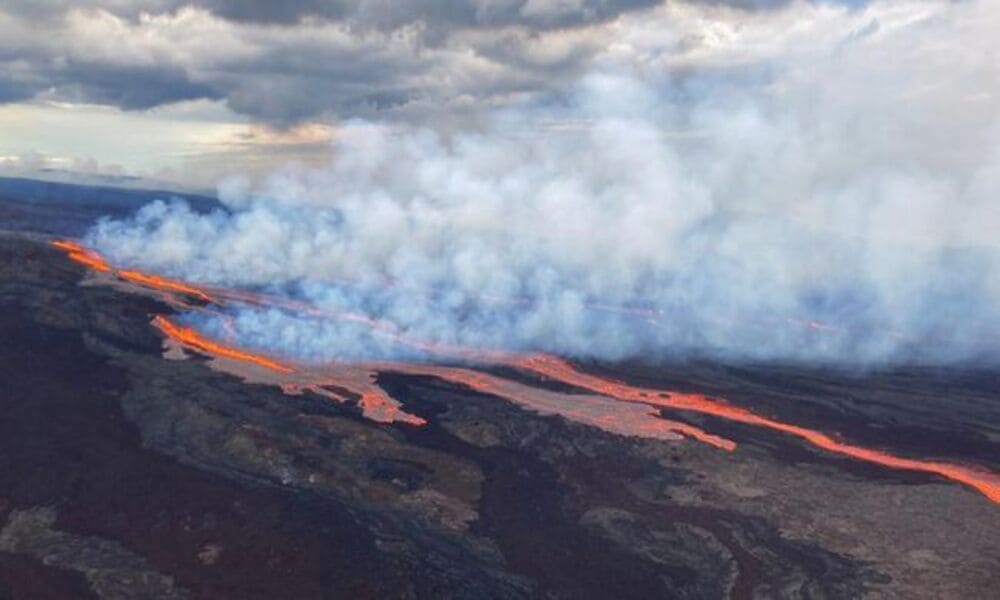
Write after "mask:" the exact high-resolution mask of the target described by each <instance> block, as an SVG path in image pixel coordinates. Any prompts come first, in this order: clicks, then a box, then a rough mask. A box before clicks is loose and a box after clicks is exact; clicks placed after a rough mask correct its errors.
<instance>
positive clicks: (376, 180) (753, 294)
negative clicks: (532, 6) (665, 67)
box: [88, 2, 1000, 365]
mask: <svg viewBox="0 0 1000 600" xmlns="http://www.w3.org/2000/svg"><path fill="white" fill-rule="evenodd" d="M899 6H901V5H896V6H895V7H887V8H886V9H885V10H884V11H883V12H881V13H876V14H877V15H878V17H879V19H878V20H877V21H870V22H868V21H860V22H859V21H858V20H857V18H856V17H857V16H856V15H855V16H850V15H848V16H843V15H841V16H840V17H837V18H836V19H834V20H832V21H830V22H829V23H828V24H829V25H830V26H831V27H835V29H834V30H833V31H825V32H824V36H825V37H824V38H823V39H822V40H819V42H820V43H814V44H810V45H809V46H808V49H806V50H802V49H798V50H796V49H795V47H793V46H787V47H785V49H784V50H785V51H784V52H783V53H782V54H780V55H777V56H772V57H771V58H769V59H768V60H767V61H766V62H762V63H760V64H757V65H754V66H753V68H744V69H743V70H742V71H741V72H742V73H743V76H741V77H730V76H720V74H719V73H720V72H719V71H710V70H709V71H704V72H701V73H688V74H686V75H684V76H683V77H677V76H670V75H667V74H664V73H663V72H662V71H650V70H648V69H645V68H641V67H640V68H626V67H623V66H622V64H621V63H615V62H614V61H610V60H609V61H608V62H607V63H606V64H605V65H603V67H604V68H601V69H597V70H595V71H594V72H592V73H591V74H590V75H588V76H587V77H585V78H583V79H582V80H581V81H580V82H579V83H578V84H577V85H576V87H575V91H574V93H573V94H571V95H569V96H567V97H566V99H564V100H563V101H562V102H560V103H545V104H538V103H530V104H526V105H522V106H515V107H513V108H510V109H507V110H502V111H497V112H495V113H494V114H492V115H491V116H490V117H489V118H488V119H486V120H485V121H484V123H485V124H484V125H482V126H481V127H479V128H478V129H475V130H466V131H460V132H454V131H452V132H449V133H442V132H441V131H438V130H435V129H433V128H430V127H420V126H416V125H407V124H400V123H378V122H370V121H352V122H348V123H345V124H343V125H342V126H341V127H340V128H339V132H338V134H337V136H336V143H335V147H334V148H333V158H332V160H331V163H330V165H329V166H328V167H327V168H325V169H314V170H287V171H284V172H280V173H276V174H274V175H273V176H272V177H270V178H268V179H267V180H266V181H263V182H256V183H253V182H250V181H248V180H233V181H229V182H227V183H226V184H225V185H223V187H222V189H221V196H222V199H223V201H224V202H225V203H226V204H227V207H228V210H227V211H225V212H223V211H219V212H216V213H213V214H210V215H199V214H195V213H194V212H193V211H191V210H190V209H188V208H187V207H186V206H184V205H183V204H176V203H164V202H159V203H155V204H153V205H150V206H147V207H146V208H144V209H143V210H142V211H140V213H139V214H138V215H137V216H136V217H135V218H133V219H130V220H125V221H105V222H103V223H101V224H99V225H98V226H97V227H96V228H95V229H94V230H93V231H92V232H91V233H90V235H89V239H88V241H89V243H91V244H93V245H94V246H96V248H97V249H98V250H100V251H101V252H103V253H105V254H107V255H108V256H109V257H110V258H111V259H112V260H113V261H115V262H117V263H120V264H125V265H137V266H141V267H143V268H146V269H150V270H153V271H157V272H162V273H165V274H169V275H172V276H177V277H183V278H186V279H191V280H195V281H202V282H211V283H216V284H224V285H232V286H248V287H263V288H269V289H276V290H281V291H282V292H283V293H287V294H291V295H294V296H296V297H299V298H303V299H306V300H308V301H310V302H312V303H315V304H317V305H319V306H322V307H324V308H327V309H330V310H340V311H352V312H362V313H365V314H368V315H371V316H372V317H375V318H377V319H382V320H384V322H389V323H392V324H393V326H394V327H397V328H398V329H399V331H401V332H403V333H405V334H406V335H408V336H412V337H414V338H418V339H421V340H427V341H437V342H446V343H460V344H468V345H473V346H485V347H498V348H507V349H519V350H549V351H556V352H560V353H563V354H568V355H572V356H577V357H594V358H602V359H618V358H624V357H650V356H657V357H659V356H678V355H681V356H692V355H695V356H705V355H708V356H721V357H724V358H726V359H734V360H784V361H823V362H829V363H837V364H854V365H857V364H884V363H891V362H909V361H919V362H935V363H939V362H952V361H971V360H995V359H996V358H997V357H998V349H1000V341H998V339H997V337H996V335H995V332H997V331H1000V240H998V239H997V236H996V231H1000V208H998V201H997V198H998V195H997V192H998V191H1000V113H998V111H997V110H996V106H997V104H996V98H997V95H996V94H997V93H998V91H1000V85H998V82H1000V77H998V75H1000V73H998V65H1000V61H998V60H997V50H996V49H995V48H994V47H993V46H994V44H993V43H992V42H991V40H992V35H993V33H992V27H991V23H995V22H996V16H997V10H996V9H995V8H993V7H991V6H990V5H989V3H986V2H978V3H977V2H970V3H962V4H934V3H913V4H910V5H907V6H908V8H907V9H906V10H903V9H900V8H898V7H899ZM927 7H931V8H933V9H934V10H933V11H929V12H928V10H927ZM831 14H832V13H831ZM837 14H841V13H837ZM867 16H869V17H870V15H867ZM866 18H867V17H866ZM838 19H839V20H838ZM768 26H770V25H768ZM776 27H781V24H778V25H776ZM766 32H767V30H766V28H765V29H763V30H762V31H761V32H758V33H762V34H763V33H766ZM751 34H753V32H751ZM942 40H944V42H942ZM814 41H815V40H814ZM201 325H202V326H204V327H207V328H208V329H209V330H211V331H217V332H219V333H220V334H221V333H222V324H221V323H218V322H207V323H201ZM233 325H234V326H235V330H236V331H237V333H238V335H239V337H240V339H241V341H242V342H244V343H246V344H248V345H250V346H253V347H257V348H264V349H268V350H271V351H274V352H278V353H283V354H288V355H295V356H301V357H308V358H324V359H329V358H351V359H358V358H369V359H370V358H385V357H392V356H398V354H399V353H407V352H410V351H408V350H405V349H400V348H399V347H398V346H396V345H394V344H390V343H386V342H385V340H384V339H380V338H378V337H377V336H372V335H370V333H368V330H367V329H366V328H364V327H359V326H355V325H350V324H340V323H338V322H336V321H334V322H327V323H317V322H316V321H315V320H313V319H309V318H305V317H302V316H301V315H295V314H292V313H288V312H283V311H280V310H250V309H247V310H244V311H241V312H240V313H239V314H237V315H236V318H235V323H234V324H233Z"/></svg>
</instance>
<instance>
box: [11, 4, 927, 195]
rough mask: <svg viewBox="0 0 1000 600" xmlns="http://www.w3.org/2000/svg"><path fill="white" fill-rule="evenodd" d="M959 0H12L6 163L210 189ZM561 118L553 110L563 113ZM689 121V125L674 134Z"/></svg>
mask: <svg viewBox="0 0 1000 600" xmlns="http://www.w3.org/2000/svg"><path fill="white" fill-rule="evenodd" d="M946 4H947V3H940V2H913V1H911V0H902V1H896V0H894V1H892V2H876V3H868V2H864V1H862V0H854V1H840V2H838V1H835V0H827V1H817V2H807V1H804V0H701V1H699V0H695V1H690V2H657V1H656V0H414V1H410V2H394V1H389V0H329V1H324V0H294V1H289V2H270V1H263V0H251V1H230V0H197V1H194V2H185V1H180V0H135V1H122V0H83V1H72V2H71V1H68V0H23V1H22V0H0V172H8V173H16V172H31V171H37V170H38V169H40V168H45V167H49V168H56V169H68V170H72V171H82V172H96V173H108V174H117V173H128V174H132V175H139V176H144V177H148V178H153V179H160V180H164V181H172V182H177V183H179V184H183V185H189V186H198V187H202V188H208V189H211V188H214V187H215V186H216V185H218V184H219V183H220V182H221V181H223V180H225V179H226V178H227V177H229V176H231V175H234V174H243V175H247V174H251V175H252V174H263V173H268V172H271V171H273V170H275V169H278V168H281V167H282V166H284V165H288V164H298V165H318V164H323V163H324V162H327V161H329V160H330V155H331V142H332V140H333V137H334V136H335V135H336V131H337V129H338V127H339V126H340V125H341V124H343V123H344V122H346V121H350V120H351V119H367V120H378V121H385V122H400V123H411V124H412V123H417V124H421V125H423V126H429V127H433V128H435V129H437V130H441V131H456V130H467V129H470V128H475V127H476V126H477V125H479V124H480V123H481V120H482V118H483V115H484V114H492V113H495V112H496V111H498V110H502V109H504V108H506V107H511V106H525V105H536V106H537V105H550V106H558V104H559V103H560V102H561V101H565V99H566V97H567V95H571V94H573V93H574V90H575V89H576V88H577V87H578V85H579V82H580V81H581V79H583V78H585V77H586V76H587V75H588V74H591V73H593V72H595V71H599V70H603V71H609V70H610V71H616V72H628V73H632V74H633V75H635V76H636V77H639V78H655V79H663V78H665V77H669V78H672V80H673V82H674V86H675V87H676V89H677V90H678V93H687V94H696V93H698V92H697V90H696V89H695V87H696V86H695V85H692V86H689V87H688V88H686V89H682V88H683V84H684V83H685V82H687V83H690V82H695V81H697V80H699V79H701V80H705V81H708V80H711V79H712V78H742V79H744V80H751V79H755V80H757V81H758V82H759V84H760V85H767V84H768V82H767V78H768V76H767V72H768V70H770V69H773V68H775V65H776V64H780V63H781V62H782V61H786V60H788V58H789V57H793V56H798V55H802V54H808V53H815V52H829V51H831V49H832V48H835V47H836V45H837V44H839V43H843V40H846V39H849V38H850V36H852V35H863V34H865V32H868V33H871V31H872V30H874V29H877V28H878V27H880V26H885V25H886V24H888V25H889V26H897V25H898V24H899V23H901V22H905V21H907V20H920V19H929V18H934V15H935V14H936V13H938V12H940V11H943V10H947V7H946ZM556 118H558V117H556ZM678 133H679V134H684V132H678Z"/></svg>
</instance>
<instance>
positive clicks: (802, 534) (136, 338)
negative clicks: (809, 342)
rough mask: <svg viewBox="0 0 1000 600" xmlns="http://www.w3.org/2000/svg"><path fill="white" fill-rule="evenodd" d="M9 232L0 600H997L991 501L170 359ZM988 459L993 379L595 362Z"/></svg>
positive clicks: (948, 489) (508, 409)
mask: <svg viewBox="0 0 1000 600" xmlns="http://www.w3.org/2000/svg"><path fill="white" fill-rule="evenodd" d="M83 275H84V273H83V269H82V268H81V267H80V266H78V265H76V264H74V263H71V262H69V261H67V260H65V257H64V256H63V255H62V254H61V253H59V252H57V251H55V250H53V249H51V248H49V247H48V246H47V244H45V243H44V240H43V239H41V238H36V237H32V236H31V235H27V234H6V235H3V236H0V457H2V461H0V598H161V597H162V598H212V599H219V598H240V599H251V598H339V597H345V598H366V597H372V598H376V597H377V598H418V597H419V598H523V597H540V598H602V599H603V598H632V597H639V598H646V597H666V598H858V597H870V598H989V597H993V596H995V594H996V592H997V590H998V589H1000V506H998V505H996V504H993V503H992V502H990V501H989V500H988V499H986V498H985V497H983V496H982V495H980V494H978V493H976V492H975V491H973V490H971V489H969V488H966V487H963V486H961V485H958V484H955V483H952V482H948V481H946V480H943V479H939V478H937V477H934V476H930V475H923V474H914V473H908V472H902V471H893V470H889V469H885V468H881V467H875V466H871V465H867V464H864V463H859V462H857V461H853V460H851V459H847V458H843V457H837V456H834V455H829V454H827V453H824V452H822V451H819V450H816V449H813V448H810V447H807V446H805V445H803V444H802V443H800V442H799V441H798V440H797V439H795V438H791V437H788V436H785V435H782V434H778V433H774V432H769V431H766V430H761V429H757V428H751V427H748V426H739V425H733V424H729V423H725V422H723V421H720V420H718V419H712V418H709V417H694V416H691V415H683V414H671V415H669V416H670V418H674V419H687V420H689V421H690V422H692V423H695V424H697V425H700V426H702V427H704V428H705V429H707V430H709V431H712V432H715V433H718V434H723V435H726V436H727V437H729V438H731V439H733V440H735V441H737V442H738V447H737V449H736V451H735V452H732V453H728V452H723V451H720V450H718V449H716V448H713V447H710V446H706V445H703V444H698V443H695V442H691V441H686V440H684V441H676V442H669V441H654V440H641V439H635V438H628V437H621V436H617V435H613V434H609V433H606V432H602V431H600V430H597V429H594V428H592V427H588V426H584V425H580V424H575V423H572V422H568V421H565V420H563V419H562V418H560V417H552V416H549V417H545V416H539V415H537V414H534V413H532V412H529V411H526V410H523V409H521V408H518V407H517V406H514V405H512V404H510V403H508V402H505V401H503V400H501V399H498V398H495V397H491V396H488V395H483V394H479V393H475V392H472V391H469V390H468V389H465V388H462V387H458V386H455V385H453V384H447V383H444V382H442V381H441V380H438V379H435V378H432V377H425V376H413V375H406V374H401V373H392V372H386V373H382V374H380V376H379V383H380V385H381V386H382V387H383V388H384V389H386V390H387V391H389V392H390V393H391V394H392V396H393V397H395V398H397V399H398V400H400V401H401V402H403V404H404V406H405V409H406V410H407V411H408V412H411V413H413V414H416V415H419V416H420V417H423V418H425V419H427V421H428V424H427V425H426V426H423V427H414V426H410V425H391V426H390V425H380V424H377V423H373V422H371V421H368V420H366V419H364V418H362V417H361V415H360V414H359V413H358V411H357V409H356V407H353V406H350V405H338V404H334V403H331V402H330V401H329V400H327V399H324V398H321V397H318V396H314V395H311V394H304V395H301V396H289V395H286V394H283V393H282V392H281V391H280V390H279V389H277V388H274V387H270V386H257V385H249V384H246V383H244V382H242V381H240V380H239V379H237V378H234V377H231V376H228V375H225V374H223V373H219V372H217V371H214V370H212V369H210V368H209V367H208V366H207V365H206V364H205V362H204V361H199V360H182V361H176V360H164V358H163V356H162V340H161V337H160V335H159V333H158V332H157V331H156V330H155V329H154V328H153V327H150V325H149V321H150V317H151V315H153V314H155V313H169V312H170V308H169V307H167V306H166V305H163V304H162V303H159V302H157V301H156V300H153V299H149V298H145V297H142V296H137V295H134V294H127V293H122V292H121V291H118V290H115V289H113V288H110V287H106V286H88V285H80V281H81V279H82V277H83ZM587 368H588V369H593V370H595V371H612V372H614V374H615V375H616V376H617V377H622V378H626V379H628V380H630V381H635V382H638V383H645V384H656V385H661V386H666V387H671V388H675V389H681V390H689V391H700V392H704V393H709V394H719V395H724V396H726V397H727V398H729V399H730V400H732V401H734V402H737V403H740V404H745V405H746V406H751V407H753V408H755V409H757V410H760V411H763V412H766V413H768V414H774V415H776V416H780V417H781V418H783V419H784V420H787V421H791V422H795V423H800V424H803V425H808V426H810V427H816V428H818V429H822V430H826V431H836V432H839V433H841V434H843V435H844V436H845V437H849V438H850V439H851V440H852V441H855V442H858V443H865V444H868V445H872V446H876V447H883V448H888V449H892V450H894V451H896V452H898V453H902V454H906V455H911V456H915V457H919V458H928V457H932V458H945V459H948V460H952V461H968V462H971V463H974V464H980V465H983V466H986V467H990V468H992V469H994V470H997V469H998V468H1000V398H998V396H997V390H998V389H1000V371H997V370H990V369H940V368H937V369H930V368H927V369H921V368H910V369H905V370H896V371H892V372H881V373H869V374H865V375H858V374H847V373H830V372H825V371H824V372H820V371H810V370H805V369H801V368H790V367H778V366H768V367H764V366H758V367H736V366H727V365H718V364H709V363H688V364H673V365H662V364H661V365H640V364H627V365H587Z"/></svg>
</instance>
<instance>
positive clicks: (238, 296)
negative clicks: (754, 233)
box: [52, 240, 1000, 503]
mask: <svg viewBox="0 0 1000 600" xmlns="http://www.w3.org/2000/svg"><path fill="white" fill-rule="evenodd" d="M52 245H53V246H54V247H56V248H60V249H62V250H65V251H66V252H67V256H68V257H69V258H70V259H71V260H73V261H75V262H78V263H80V264H83V265H85V266H87V267H89V268H91V269H94V270H96V271H101V272H110V273H114V274H116V275H118V276H119V277H121V279H123V280H125V281H127V282H130V283H134V284H137V285H141V286H144V287H148V288H153V289H157V290H160V291H163V292H167V293H176V294H185V295H189V296H194V297H197V298H200V299H202V300H204V301H205V302H208V303H215V304H219V303H221V302H223V301H236V302H244V303H249V304H255V305H261V306H277V307H280V308H284V309H287V310H293V311H297V312H302V313H304V314H309V315H310V316H315V317H320V318H337V319H343V320H347V321H352V322H356V323H361V324H364V325H366V326H368V327H370V328H371V329H372V330H373V331H374V332H375V333H376V334H379V335H384V336H388V337H390V338H392V339H394V340H396V341H398V342H400V343H402V344H405V345H409V346H411V347H414V348H418V349H420V350H423V351H426V352H428V353H431V354H434V355H444V356H450V357H453V358H460V359H463V360H469V361H473V362H480V363H494V364H504V365H508V366H512V367H515V368H518V369H521V370H524V371H529V372H532V373H535V374H537V375H540V376H542V377H545V378H548V379H552V380H555V381H560V382H562V383H565V384H568V385H571V386H573V387H577V388H580V389H582V390H586V391H589V392H592V393H594V394H597V395H598V396H601V397H604V398H611V399H617V400H619V401H622V402H625V403H628V404H630V405H644V406H645V407H647V408H648V407H656V408H657V409H659V408H668V409H674V410H686V411H691V412H697V413H701V414H706V415H711V416H714V417H719V418H722V419H726V420H729V421H733V422H737V423H744V424H747V425H753V426H757V427H763V428H765V429H770V430H773V431H778V432H781V433H785V434H789V435H793V436H796V437H798V438H800V439H802V440H804V441H805V442H807V443H809V444H811V445H813V446H815V447H817V448H820V449H822V450H825V451H827V452H832V453H835V454H840V455H843V456H847V457H850V458H854V459H856V460H861V461H865V462H869V463H873V464H877V465H881V466H884V467H888V468H892V469H901V470H909V471H920V472H925V473H931V474H935V475H939V476H941V477H945V478H947V479H950V480H952V481H956V482H959V483H962V484H964V485H967V486H969V487H972V488H974V489H976V490H977V491H979V492H980V493H982V494H983V495H984V496H986V497H987V498H989V499H990V500H991V501H993V502H995V503H1000V475H997V474H996V473H993V472H991V471H988V470H986V469H982V468H977V467H972V466H965V465H958V464H953V463H947V462H941V461H928V460H918V459H914V458H906V457H900V456H895V455H893V454H889V453H887V452H883V451H881V450H874V449H870V448H864V447H861V446H856V445H853V444H849V443H846V442H841V441H838V440H837V439H835V438H834V437H832V436H831V435H829V434H826V433H822V432H820V431H816V430H813V429H809V428H806V427H801V426H799V425H793V424H790V423H785V422H782V421H778V420H775V419H772V418H770V417H766V416H763V415H759V414H757V413H755V412H753V411H751V410H749V409H746V408H742V407H739V406H734V405H732V404H729V403H727V402H724V401H722V400H717V399H713V398H709V397H707V396H703V395H700V394H684V393H678V392H671V391H666V390H656V389H647V388H641V387H635V386H631V385H628V384H626V383H623V382H620V381H616V380H613V379H608V378H604V377H599V376H597V375H593V374H590V373H585V372H582V371H580V370H578V369H576V368H575V367H573V366H572V365H571V364H570V363H569V362H567V361H565V360H562V359H560V358H558V357H555V356H552V355H547V354H532V355H513V354H509V353H506V352H502V351H493V350H482V349H477V348H468V347H462V346H454V345H449V344H441V343H435V342H424V341H421V340H414V339H412V338H409V337H408V336H406V335H404V334H403V333H401V332H400V331H399V330H398V329H397V328H396V327H395V326H394V325H393V324H392V323H390V322H386V321H381V320H378V319H373V318H371V317H369V316H368V315H364V314H358V313H349V312H333V311H326V310H324V309H321V308H318V307H315V306H312V305H308V304H305V303H302V302H298V301H295V300H290V299H285V298H280V297H275V296H267V295H262V294H256V293H253V292H248V291H241V290H225V289H221V288H219V289H215V288H213V289H212V293H209V292H207V291H205V290H203V289H202V288H198V287H195V286H192V285H190V284H187V283H183V282H180V281H175V280H171V279H166V278H162V277H159V276H156V275H149V274H145V273H142V272H139V271H134V270H121V271H116V270H115V269H113V268H112V267H111V266H109V265H108V264H107V262H105V261H104V259H103V258H102V257H101V256H100V255H99V254H97V253H96V252H93V251H91V250H89V249H87V248H85V247H83V246H81V245H80V244H77V243H76V242H72V241H68V240H56V241H53V242H52ZM595 308H597V309H601V310H609V309H614V307H606V306H595ZM615 310H618V309H615ZM636 312H637V313H641V314H638V316H642V317H644V318H654V317H655V313H654V312H653V311H648V312H644V311H642V310H641V309H640V310H637V311H636ZM791 322H793V323H795V324H797V325H802V326H805V327H809V328H811V329H815V330H820V331H832V330H836V328H835V327H833V326H831V325H828V324H826V323H822V322H819V321H809V322H799V321H791ZM153 324H154V325H155V326H156V327H157V328H159V329H160V330H161V331H162V332H163V333H164V335H166V336H167V337H169V338H171V339H173V340H175V341H177V342H178V343H181V344H183V345H185V346H188V347H191V348H194V349H196V350H199V351H202V352H205V353H207V354H210V355H213V356H220V357H225V358H229V359H233V360H236V361H239V362H242V363H247V364H253V365H257V366H259V367H262V368H264V369H266V370H268V371H270V372H273V373H277V374H280V375H291V374H295V375H296V377H297V378H298V379H297V380H296V381H283V380H282V381H278V382H277V383H278V385H281V386H282V388H283V389H285V390H286V391H287V392H289V393H299V392H301V391H302V390H309V391H313V392H315V393H319V394H321V395H324V396H326V397H328V398H331V399H334V400H337V401H339V402H343V401H345V400H346V398H345V397H344V396H343V395H342V394H339V393H336V392H332V391H330V388H341V389H344V390H347V391H348V392H349V393H350V394H354V395H356V396H358V397H359V398H360V399H359V400H358V405H359V407H361V409H362V411H363V412H364V414H365V416H366V417H368V418H370V419H372V420H375V421H378V422H383V423H388V422H395V421H399V422H406V423H410V424H413V425H423V424H424V423H425V421H424V419H422V418H420V417H417V416H415V415H411V414H408V413H406V412H404V411H403V410H402V408H401V407H400V404H399V402H397V401H396V400H394V399H392V398H391V397H389V396H388V394H386V393H385V392H383V391H382V390H381V389H380V388H379V387H378V386H377V385H376V384H375V382H374V376H375V374H376V373H377V372H378V371H379V370H384V371H389V370H391V371H398V372H403V373H411V374H418V375H430V376H433V377H438V378H440V379H443V380H445V381H449V382H451V383H454V384H457V385H462V386H465V387H468V388H470V389H474V390H477V391H479V392H483V393H486V394H490V395H494V396H498V397H501V398H505V399H507V400H509V401H511V402H514V403H515V404H518V405H521V406H525V407H528V408H531V409H533V410H535V411H537V412H539V413H542V414H558V415H562V416H564V417H566V418H568V419H571V420H574V421H578V422H582V423H586V424H590V425H593V426H596V427H599V428H601V429H604V430H606V431H610V432H613V433H618V434H622V435H635V436H640V437H652V438H658V439H674V437H675V436H676V435H677V434H680V435H683V436H687V437H689V438H692V439H695V440H698V441H700V442H704V443H706V444H710V445H712V446H714V447H717V448H721V449H723V450H727V451H731V450H733V449H735V447H736V444H735V443H734V442H732V441H731V440H728V439H725V438H722V437H719V436H716V435H713V434H710V433H708V432H705V431H703V430H702V429H699V428H698V427H695V426H693V425H689V424H687V423H681V422H678V421H672V420H668V419H664V418H662V417H661V416H660V415H659V413H658V411H652V412H651V411H650V410H643V409H641V408H640V409H638V410H636V409H629V408H623V407H617V408H615V407H614V405H613V404H609V403H607V402H604V401H595V398H596V397H595V396H579V395H573V394H562V393H558V392H549V391H546V390H540V389H537V388H533V387H530V386H527V385H525V384H520V383H517V382H515V381H511V380H507V379H504V378H502V377H497V376H493V375H489V374H486V373H482V372H479V371H474V370H470V369H463V368H456V367H439V366H433V365H423V364H407V363H386V364H380V365H368V366H365V365H353V366H351V365H339V366H336V367H331V368H328V369H324V370H319V371H314V370H310V369H302V370H298V371H297V370H296V369H293V368H291V367H289V366H287V365H285V364H282V363H281V362H278V361H275V360H273V359H271V358H268V357H267V356H263V355H260V354H255V353H252V352H248V351H246V350H242V349H240V348H237V347H235V346H231V345H227V344H223V343H220V342H217V341H214V340H211V339H209V338H206V337H205V336H203V335H202V334H200V333H199V332H197V331H196V330H194V329H192V328H188V327H182V326H178V325H176V324H175V323H173V322H171V321H170V320H169V319H167V318H166V317H164V316H157V317H156V318H154V320H153ZM672 436H673V437H672Z"/></svg>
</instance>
